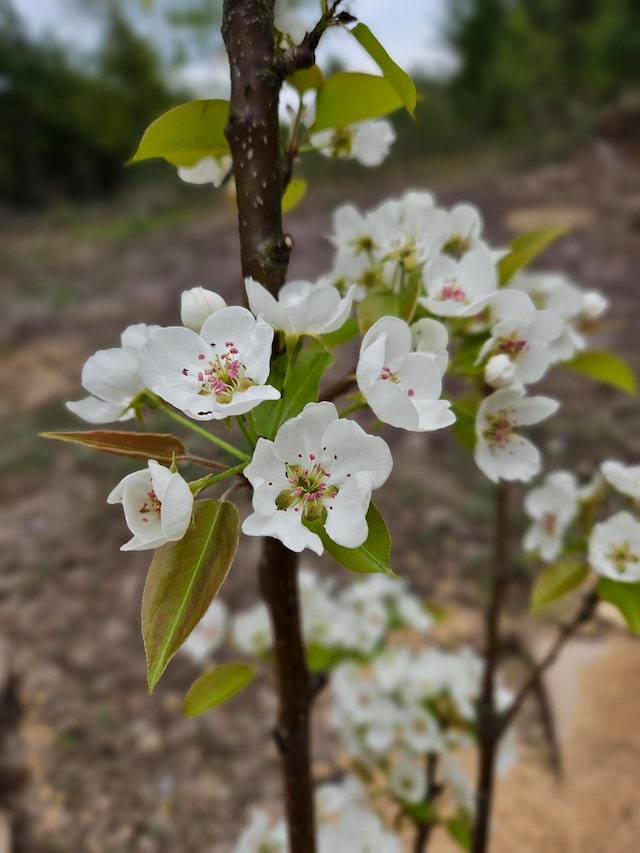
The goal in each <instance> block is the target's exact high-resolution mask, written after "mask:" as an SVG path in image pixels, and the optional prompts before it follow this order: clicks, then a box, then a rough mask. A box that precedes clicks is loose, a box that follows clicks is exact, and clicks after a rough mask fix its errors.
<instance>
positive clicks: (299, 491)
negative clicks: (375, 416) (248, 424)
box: [242, 402, 392, 554]
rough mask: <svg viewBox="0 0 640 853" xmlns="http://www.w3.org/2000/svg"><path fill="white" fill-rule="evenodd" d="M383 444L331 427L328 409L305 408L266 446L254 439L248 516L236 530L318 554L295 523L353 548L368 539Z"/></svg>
mask: <svg viewBox="0 0 640 853" xmlns="http://www.w3.org/2000/svg"><path fill="white" fill-rule="evenodd" d="M391 466H392V459H391V452H390V450H389V448H388V447H387V445H386V443H385V442H384V441H383V439H381V438H379V437H377V436H371V435H367V434H366V433H365V432H364V430H363V429H362V428H361V427H360V426H359V425H358V424H357V423H355V421H349V420H339V419H338V412H337V411H336V408H335V406H334V405H333V403H328V402H323V403H308V404H307V405H306V406H305V408H304V410H303V411H302V413H301V414H300V415H298V416H297V417H295V418H291V419H290V420H288V421H287V422H286V423H284V424H283V425H282V426H281V427H280V429H279V430H278V433H277V435H276V437H275V440H274V441H269V440H267V439H265V438H260V439H258V443H257V445H256V449H255V452H254V454H253V459H252V460H251V462H250V463H249V465H248V466H247V467H246V468H245V471H244V474H245V476H246V477H247V479H248V480H249V482H250V483H251V485H252V486H253V488H254V492H253V509H254V512H253V513H252V514H251V515H250V516H249V517H248V518H247V519H245V521H244V523H243V525H242V530H243V531H244V533H246V534H247V535H249V536H273V537H274V538H276V539H280V541H281V542H283V544H284V545H286V546H287V548H289V549H291V550H292V551H302V550H303V549H304V548H310V549H311V550H312V551H315V552H316V554H322V552H323V550H324V547H323V545H322V541H321V539H320V537H319V536H318V535H317V534H316V533H313V532H312V531H311V530H309V529H308V528H307V527H305V525H304V524H303V521H316V520H319V521H322V523H323V524H324V528H325V530H326V532H327V535H328V536H329V537H330V538H331V539H333V541H334V542H337V543H338V544H339V545H343V546H345V547H347V548H357V547H358V546H359V545H362V543H363V542H364V541H365V539H366V538H367V535H368V527H367V522H366V518H365V516H366V513H367V510H368V508H369V503H370V501H371V492H372V490H373V489H377V488H378V487H379V486H381V485H382V484H383V483H384V482H385V480H386V479H387V477H388V476H389V473H390V472H391Z"/></svg>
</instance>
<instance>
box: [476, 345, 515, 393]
mask: <svg viewBox="0 0 640 853" xmlns="http://www.w3.org/2000/svg"><path fill="white" fill-rule="evenodd" d="M484 381H485V382H486V383H487V385H490V386H491V387H492V388H496V389H497V388H508V387H509V386H510V385H513V383H514V382H515V381H516V366H515V364H514V363H513V362H512V361H511V359H510V358H509V356H508V355H505V354H504V353H500V354H499V355H492V356H491V358H490V359H489V361H488V362H487V363H486V364H485V366H484Z"/></svg>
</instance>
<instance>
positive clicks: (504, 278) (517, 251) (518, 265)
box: [498, 228, 565, 287]
mask: <svg viewBox="0 0 640 853" xmlns="http://www.w3.org/2000/svg"><path fill="white" fill-rule="evenodd" d="M564 233H565V232H564V230H563V229H562V228H541V229H540V230H537V231H527V233H526V234H519V235H518V236H517V237H516V238H515V239H514V240H512V242H511V247H510V251H509V254H508V255H505V256H504V258H502V260H501V261H500V262H499V263H498V274H499V278H500V286H501V287H503V286H504V285H505V284H506V283H507V282H508V281H510V279H511V278H512V277H513V276H514V275H515V274H516V273H517V272H518V270H519V269H522V267H524V266H526V265H527V264H529V263H531V261H532V260H533V259H534V258H536V257H537V256H538V255H539V254H540V252H542V251H543V250H544V249H546V248H547V246H548V245H550V244H551V243H553V241H554V240H557V239H558V237H562V235H563V234H564Z"/></svg>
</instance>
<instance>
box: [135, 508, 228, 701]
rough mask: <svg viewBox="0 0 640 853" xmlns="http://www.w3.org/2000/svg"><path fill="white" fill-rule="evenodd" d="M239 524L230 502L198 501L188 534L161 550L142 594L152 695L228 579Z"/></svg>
mask: <svg viewBox="0 0 640 853" xmlns="http://www.w3.org/2000/svg"><path fill="white" fill-rule="evenodd" d="M239 533H240V521H239V518H238V510H237V509H236V507H235V505H234V504H232V503H228V502H227V501H213V500H203V501H196V502H195V504H194V506H193V521H192V524H191V527H190V528H189V529H188V530H187V532H186V534H185V536H184V537H183V538H182V539H180V541H178V542H169V543H168V544H167V545H163V546H162V548H158V550H157V551H156V553H155V556H154V558H153V560H152V562H151V566H150V567H149V574H148V575H147V581H146V583H145V587H144V592H143V594H142V636H143V639H144V648H145V653H146V656H147V680H148V682H149V692H151V691H152V690H153V688H154V687H155V685H156V684H157V683H158V679H159V678H160V676H161V675H162V673H163V672H164V670H165V667H166V666H167V664H168V663H169V661H170V660H171V658H172V657H173V655H174V654H175V653H176V652H177V651H178V649H179V648H180V646H181V645H182V643H184V641H185V640H186V639H187V637H188V636H189V634H190V633H191V631H193V629H194V628H195V626H196V625H197V624H198V622H199V621H200V620H201V619H202V617H203V616H204V614H205V613H206V611H207V609H208V607H209V605H210V604H211V601H212V600H213V598H214V596H215V595H216V593H217V592H218V590H219V589H220V587H221V585H222V583H223V581H224V579H225V578H226V576H227V572H228V571H229V567H230V565H231V562H232V560H233V556H234V554H235V552H236V548H237V546H238V536H239Z"/></svg>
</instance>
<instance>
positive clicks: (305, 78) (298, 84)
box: [287, 65, 324, 95]
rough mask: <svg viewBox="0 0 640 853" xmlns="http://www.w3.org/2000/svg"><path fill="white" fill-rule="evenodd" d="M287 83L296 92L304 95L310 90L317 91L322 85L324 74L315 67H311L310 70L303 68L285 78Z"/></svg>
mask: <svg viewBox="0 0 640 853" xmlns="http://www.w3.org/2000/svg"><path fill="white" fill-rule="evenodd" d="M287 83H288V84H289V85H290V86H293V88H294V89H295V90H296V91H297V92H298V94H300V95H304V93H305V92H308V91H309V90H310V89H319V88H320V87H321V86H322V84H323V83H324V74H323V73H322V71H321V70H320V68H319V67H318V66H317V65H312V66H311V68H303V69H301V70H300V71H294V73H293V74H290V75H289V77H287Z"/></svg>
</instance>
